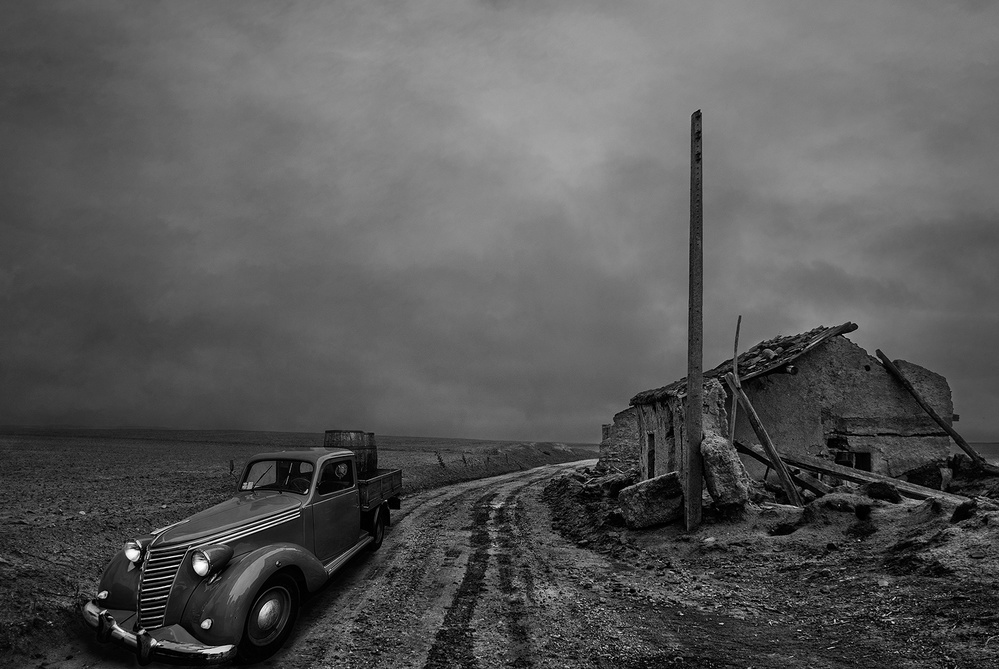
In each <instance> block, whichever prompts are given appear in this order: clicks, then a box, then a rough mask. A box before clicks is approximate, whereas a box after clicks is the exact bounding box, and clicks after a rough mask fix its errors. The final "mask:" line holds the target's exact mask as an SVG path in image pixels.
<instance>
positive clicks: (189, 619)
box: [183, 543, 327, 645]
mask: <svg viewBox="0 0 999 669" xmlns="http://www.w3.org/2000/svg"><path fill="white" fill-rule="evenodd" d="M286 569H291V570H294V571H297V573H298V575H300V576H301V577H302V578H301V579H300V581H304V583H305V587H306V589H307V590H308V591H309V592H312V591H314V590H316V589H318V588H319V587H320V586H322V585H323V584H324V583H325V582H326V580H327V574H326V570H325V569H324V568H323V565H322V563H321V562H320V561H319V560H318V559H316V557H315V556H314V555H313V554H312V553H311V552H309V551H308V550H306V549H304V548H302V547H301V546H299V545H297V544H292V543H282V544H273V545H270V546H266V547H264V548H258V549H257V550H255V551H251V552H249V553H245V554H244V555H240V556H239V557H236V558H233V559H232V560H230V561H229V563H228V564H227V565H226V566H225V567H224V568H223V570H222V572H221V573H220V574H219V575H218V577H215V578H213V577H209V578H206V579H205V580H204V581H202V582H201V583H199V584H198V586H197V587H196V588H195V589H194V592H193V593H192V594H191V597H190V599H189V600H188V602H187V608H186V609H185V610H184V617H183V622H184V627H186V628H187V629H189V630H190V631H191V632H192V633H194V634H196V635H197V636H198V638H199V639H201V640H202V641H204V642H205V643H207V644H212V645H218V644H229V643H232V644H238V643H239V641H240V639H241V638H242V636H243V623H244V622H245V620H246V615H247V612H248V611H249V609H250V605H251V604H252V603H253V598H254V597H255V596H256V594H257V592H258V591H259V590H260V588H261V586H263V584H264V583H266V582H267V580H268V579H269V578H270V577H271V576H273V575H274V574H276V573H277V572H279V571H284V570H286ZM206 618H211V619H212V624H211V627H210V628H209V629H207V630H206V629H204V628H202V626H201V624H202V621H204V620H205V619H206Z"/></svg>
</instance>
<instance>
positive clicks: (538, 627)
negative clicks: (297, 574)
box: [272, 465, 848, 669]
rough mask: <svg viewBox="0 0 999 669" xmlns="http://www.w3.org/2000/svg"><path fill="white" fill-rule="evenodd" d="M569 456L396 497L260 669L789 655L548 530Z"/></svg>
mask: <svg viewBox="0 0 999 669" xmlns="http://www.w3.org/2000/svg"><path fill="white" fill-rule="evenodd" d="M570 466H571V465H552V466H548V467H542V468H539V469H536V470H531V471H528V472H523V473H517V474H509V475H504V476H499V477H496V478H492V479H486V480H481V481H474V482H470V483H464V484H461V485H457V486H453V487H450V488H446V489H442V490H436V491H432V492H429V493H426V494H422V495H419V496H415V497H412V498H408V499H407V500H406V502H405V506H406V510H405V511H403V512H400V513H397V515H396V517H395V520H394V526H393V528H392V530H391V533H390V534H389V536H388V537H387V539H386V541H385V545H384V547H383V548H382V550H381V551H380V552H378V553H376V554H374V555H372V556H371V557H370V558H367V559H365V558H361V559H360V560H358V561H356V562H355V563H354V564H353V565H352V566H351V567H349V568H348V569H347V570H346V571H345V572H343V573H342V574H341V575H340V576H339V577H338V578H337V579H335V580H334V582H333V583H332V584H331V586H330V587H329V588H328V589H327V590H326V591H324V592H323V593H321V594H320V595H319V596H318V597H315V598H313V599H312V600H311V601H310V603H309V605H308V607H307V609H306V611H305V613H304V615H303V618H302V619H301V620H300V624H299V627H298V632H297V633H296V635H295V637H294V638H293V639H292V640H291V642H290V644H289V645H288V646H287V647H286V649H285V650H284V651H282V652H281V653H280V654H279V655H277V656H276V657H275V658H274V659H273V664H272V666H275V667H310V668H320V667H358V668H361V667H363V668H364V669H372V668H375V667H386V668H388V667H414V668H421V667H422V668H434V669H436V668H438V667H463V668H475V667H482V668H487V667H503V666H512V667H722V666H740V667H747V666H757V667H767V666H773V667H778V666H780V667H784V666H786V665H787V662H788V661H789V660H790V659H791V657H788V656H785V655H781V654H780V653H774V652H773V648H774V647H773V645H772V644H773V642H776V641H777V640H778V634H776V633H775V632H777V630H774V631H773V632H772V633H769V634H764V635H761V631H760V630H758V629H757V630H755V631H754V632H748V634H749V638H748V639H746V638H743V636H744V633H743V632H744V631H745V630H744V627H745V621H740V620H737V619H734V618H729V617H726V616H721V615H714V614H708V613H704V612H701V611H699V610H698V609H697V608H692V607H690V608H688V607H684V606H678V605H677V604H676V602H675V600H672V599H671V598H670V591H671V590H672V586H671V584H670V583H669V582H668V580H666V579H663V578H662V577H661V573H660V572H661V571H662V570H657V569H656V567H655V566H654V565H648V566H646V568H644V569H636V568H635V567H634V566H633V565H626V564H619V563H618V564H615V563H612V562H611V561H610V560H608V559H607V558H606V557H604V556H603V555H601V554H599V553H595V552H593V551H590V550H586V549H585V548H580V547H577V546H576V545H575V544H572V543H569V542H568V541H567V540H565V539H563V538H562V537H561V536H559V535H558V534H556V533H554V532H553V531H552V529H551V521H550V517H549V511H548V509H547V507H546V505H545V504H544V502H543V501H542V500H541V499H540V494H541V491H542V488H543V486H544V484H545V483H546V482H547V481H549V480H550V479H551V477H552V476H553V475H555V474H556V473H557V472H559V471H560V470H564V469H566V468H567V467H570ZM726 626H728V627H727V628H726ZM764 629H767V627H766V625H764ZM698 649H699V650H698ZM705 649H708V650H705ZM796 650H799V651H800V648H798V649H796ZM798 657H799V659H800V658H801V656H800V655H799V656H798ZM810 666H848V665H845V664H839V663H837V662H834V661H833V662H825V661H821V660H820V661H819V662H817V663H813V664H811V665H810Z"/></svg>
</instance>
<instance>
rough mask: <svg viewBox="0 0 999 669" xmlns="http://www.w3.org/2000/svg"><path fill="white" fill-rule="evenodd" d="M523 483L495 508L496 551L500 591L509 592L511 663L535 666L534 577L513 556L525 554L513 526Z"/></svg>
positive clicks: (506, 611)
mask: <svg viewBox="0 0 999 669" xmlns="http://www.w3.org/2000/svg"><path fill="white" fill-rule="evenodd" d="M523 487H524V486H521V487H520V488H518V489H517V490H515V491H514V492H512V493H510V494H509V495H508V496H507V497H506V499H505V500H503V504H502V505H500V507H499V508H498V509H497V510H496V534H497V539H498V543H499V548H500V550H499V552H498V553H497V555H496V561H497V563H498V570H499V587H500V593H501V594H503V595H505V596H506V600H507V606H506V610H505V616H504V617H505V618H506V622H507V630H508V633H509V637H510V639H509V648H510V653H511V654H512V655H513V659H512V661H511V666H514V667H533V666H534V662H533V659H532V657H533V653H532V650H531V636H530V631H529V630H530V627H529V626H528V624H527V616H528V613H527V607H526V605H525V600H526V603H533V599H534V592H533V590H534V579H533V577H532V575H531V571H530V567H529V565H528V564H527V562H526V561H523V562H521V563H520V565H514V559H513V558H514V556H515V555H523V551H521V550H520V546H519V544H520V543H522V541H523V538H522V536H520V534H519V533H518V532H516V531H515V530H514V524H513V520H512V519H511V518H510V513H509V511H510V509H511V507H512V508H513V509H514V515H516V513H517V512H518V511H519V505H518V504H516V500H517V498H518V497H519V496H520V493H521V491H522V490H523ZM517 575H519V576H520V580H521V582H522V584H523V585H522V587H521V588H518V587H517V584H516V583H515V576H517Z"/></svg>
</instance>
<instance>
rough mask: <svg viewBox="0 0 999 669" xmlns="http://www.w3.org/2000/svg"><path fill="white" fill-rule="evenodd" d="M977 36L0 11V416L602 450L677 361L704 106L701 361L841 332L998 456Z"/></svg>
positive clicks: (986, 161)
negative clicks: (897, 369) (693, 142)
mask: <svg viewBox="0 0 999 669" xmlns="http://www.w3.org/2000/svg"><path fill="white" fill-rule="evenodd" d="M995 12H996V9H995V7H994V5H989V4H975V3H970V4H967V5H966V6H964V7H956V6H948V7H946V8H944V7H941V6H938V5H937V4H934V3H922V4H917V5H911V4H909V3H901V2H898V3H887V4H882V5H879V6H878V7H876V8H872V7H869V6H868V4H867V3H859V2H858V3H850V4H847V5H835V6H833V5H823V6H821V7H820V6H815V7H805V6H803V5H800V4H799V3H770V4H767V5H765V6H753V7H750V6H747V5H744V4H743V3H722V4H720V5H712V6H711V7H702V6H699V5H679V6H670V7H666V6H663V5H661V4H660V3H654V2H643V1H637V0H636V1H635V2H624V3H619V4H617V5H614V6H609V5H606V3H586V2H581V3H572V4H569V3H564V2H557V1H552V2H534V3H523V2H503V3H481V2H469V3H458V4H455V3H450V2H449V3H443V2H438V1H437V0H421V2H416V3H408V4H405V5H390V4H384V5H379V4H373V3H369V2H345V3H337V4H335V5H333V4H329V3H316V2H307V1H293V2H281V3H274V2H266V3H264V2H239V3H236V2H226V3H212V4H204V3H194V2H156V3H145V4H141V5H137V4H134V3H122V2H112V1H110V0H108V1H103V2H92V3H86V4H84V5H81V4H79V3H68V2H66V3H46V4H44V5H34V4H22V5H18V6H17V7H15V8H8V11H7V12H5V22H4V25H3V26H0V44H2V45H3V46H2V47H0V74H2V76H3V80H4V82H5V87H4V89H3V90H2V91H0V226H2V234H3V239H4V244H3V245H0V308H2V311H3V314H4V318H3V319H2V321H0V388H2V390H0V406H2V407H3V409H2V411H0V423H77V424H91V425H98V424H102V425H115V424H117V425H123V424H132V425H137V424H145V425H164V426H175V427H245V428H255V429H296V430H320V429H324V428H327V427H334V426H341V425H347V426H355V427H356V426H360V427H364V428H365V429H369V430H376V431H380V432H383V433H396V434H406V433H408V434H450V435H455V436H476V437H506V438H525V439H527V438H534V439H566V440H584V439H585V440H596V439H597V438H598V435H599V426H600V424H601V423H603V422H606V421H607V420H609V418H610V416H611V415H613V413H614V412H615V411H617V410H619V409H621V408H623V407H624V406H625V404H626V402H627V400H628V398H630V397H631V396H632V395H634V394H635V393H636V392H638V391H640V390H643V389H646V388H649V387H654V386H658V385H661V384H662V383H665V382H667V381H669V380H671V379H674V378H678V377H679V376H682V375H683V373H684V372H685V354H684V347H685V335H686V281H687V268H686V262H687V224H688V208H687V207H688V197H689V194H688V190H687V189H688V183H687V170H688V163H687V161H688V151H689V135H688V132H689V117H690V114H691V112H692V111H693V110H695V109H697V108H703V109H704V112H705V152H706V153H705V155H706V163H705V184H706V201H705V212H706V218H707V226H708V227H707V230H706V233H705V241H706V258H705V261H706V262H705V266H706V269H705V280H706V294H705V306H706V348H705V363H706V364H708V365H713V364H716V363H717V362H719V361H720V360H722V359H724V358H726V357H728V356H729V355H730V350H731V337H732V333H733V330H734V325H735V318H736V316H737V314H740V313H741V314H743V315H744V316H745V325H744V330H743V340H742V341H743V342H744V343H745V344H746V345H749V344H751V343H754V342H755V341H758V340H760V339H763V338H767V337H771V336H773V335H775V334H778V333H790V332H797V331H802V330H807V329H810V328H812V327H814V326H815V325H818V324H823V323H824V324H833V323H839V322H843V321H846V320H853V321H856V322H858V323H859V324H860V326H861V329H860V330H859V331H858V332H857V333H855V339H856V340H857V341H858V342H860V343H861V344H862V345H864V346H865V347H867V348H868V349H869V350H872V351H873V348H874V347H877V346H880V347H883V348H885V350H886V351H888V352H889V353H890V354H892V355H895V356H896V357H904V358H906V359H910V360H912V361H913V362H917V363H919V364H923V365H925V366H927V367H930V368H932V369H936V370H937V371H940V372H941V373H944V374H945V375H947V377H948V378H949V379H950V382H951V385H952V387H953V388H954V393H955V398H956V399H957V400H958V401H959V404H960V405H963V406H962V408H961V413H962V416H963V418H962V424H961V425H962V426H966V429H967V431H968V435H969V436H970V437H972V438H994V435H995V430H996V426H995V425H994V423H993V422H992V421H993V420H994V419H993V417H992V415H993V413H994V412H993V411H992V407H994V405H995V399H996V397H995V393H993V392H992V391H990V390H989V389H988V388H989V384H988V382H987V381H988V379H989V378H995V374H994V372H995V371H996V370H991V369H990V367H989V363H987V362H983V360H985V358H983V354H982V352H983V351H987V350H989V349H990V348H991V347H992V342H993V341H994V336H993V335H991V334H990V333H992V332H995V323H994V319H995V316H994V314H996V313H999V309H997V307H999V305H997V304H996V300H997V294H999V293H997V291H996V288H995V286H996V285H999V283H997V281H996V279H997V278H999V277H997V276H996V271H997V270H996V269H995V267H996V265H995V263H994V262H993V260H992V259H993V258H994V257H995V252H996V250H997V247H999V239H997V236H996V233H995V232H994V231H995V230H996V229H999V228H997V227H996V225H995V223H996V215H997V211H999V201H997V199H996V195H995V189H994V187H993V184H992V183H991V181H992V180H993V177H992V175H994V174H995V173H996V171H997V168H999V165H997V158H996V156H997V155H999V126H997V125H996V124H995V123H994V122H993V121H992V120H991V118H989V117H988V115H987V114H986V113H985V110H988V109H992V108H995V107H996V104H997V103H999V100H997V97H999V92H997V91H999V86H996V83H997V82H996V77H997V76H999V75H997V74H996V73H997V72H999V68H997V67H996V65H999V63H997V61H999V49H997V48H996V45H995V40H994V38H993V36H992V34H991V32H992V31H990V30H988V28H987V26H988V25H989V18H995V17H994V14H995ZM993 23H994V22H993ZM956 34H960V35H961V36H962V37H961V39H960V40H959V42H955V40H954V39H953V35H956ZM888 349H891V350H888ZM983 370H988V371H987V372H984V371H983ZM989 374H991V377H990V376H988V375H989ZM963 407H967V408H963Z"/></svg>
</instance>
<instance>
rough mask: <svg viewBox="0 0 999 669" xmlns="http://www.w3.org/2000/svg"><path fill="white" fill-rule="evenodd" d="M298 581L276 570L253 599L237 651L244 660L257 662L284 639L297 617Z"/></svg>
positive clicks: (271, 653)
mask: <svg viewBox="0 0 999 669" xmlns="http://www.w3.org/2000/svg"><path fill="white" fill-rule="evenodd" d="M298 604H299V592H298V583H296V582H295V579H293V578H292V577H291V576H289V575H288V574H276V575H275V576H273V577H272V578H271V579H270V580H269V581H267V582H266V583H264V586H263V587H262V588H260V592H258V593H257V596H256V597H255V598H254V600H253V605H252V606H251V607H250V611H249V613H247V614H246V623H245V624H244V626H243V638H242V640H241V641H240V642H239V647H238V648H237V655H238V657H239V659H240V660H241V661H243V662H246V663H252V662H260V661H261V660H264V659H266V658H268V657H270V656H271V655H273V654H274V653H275V651H277V649H278V648H280V647H281V644H283V643H284V641H285V639H287V638H288V635H289V634H291V629H292V627H293V626H294V625H295V619H296V618H297V617H298Z"/></svg>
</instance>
